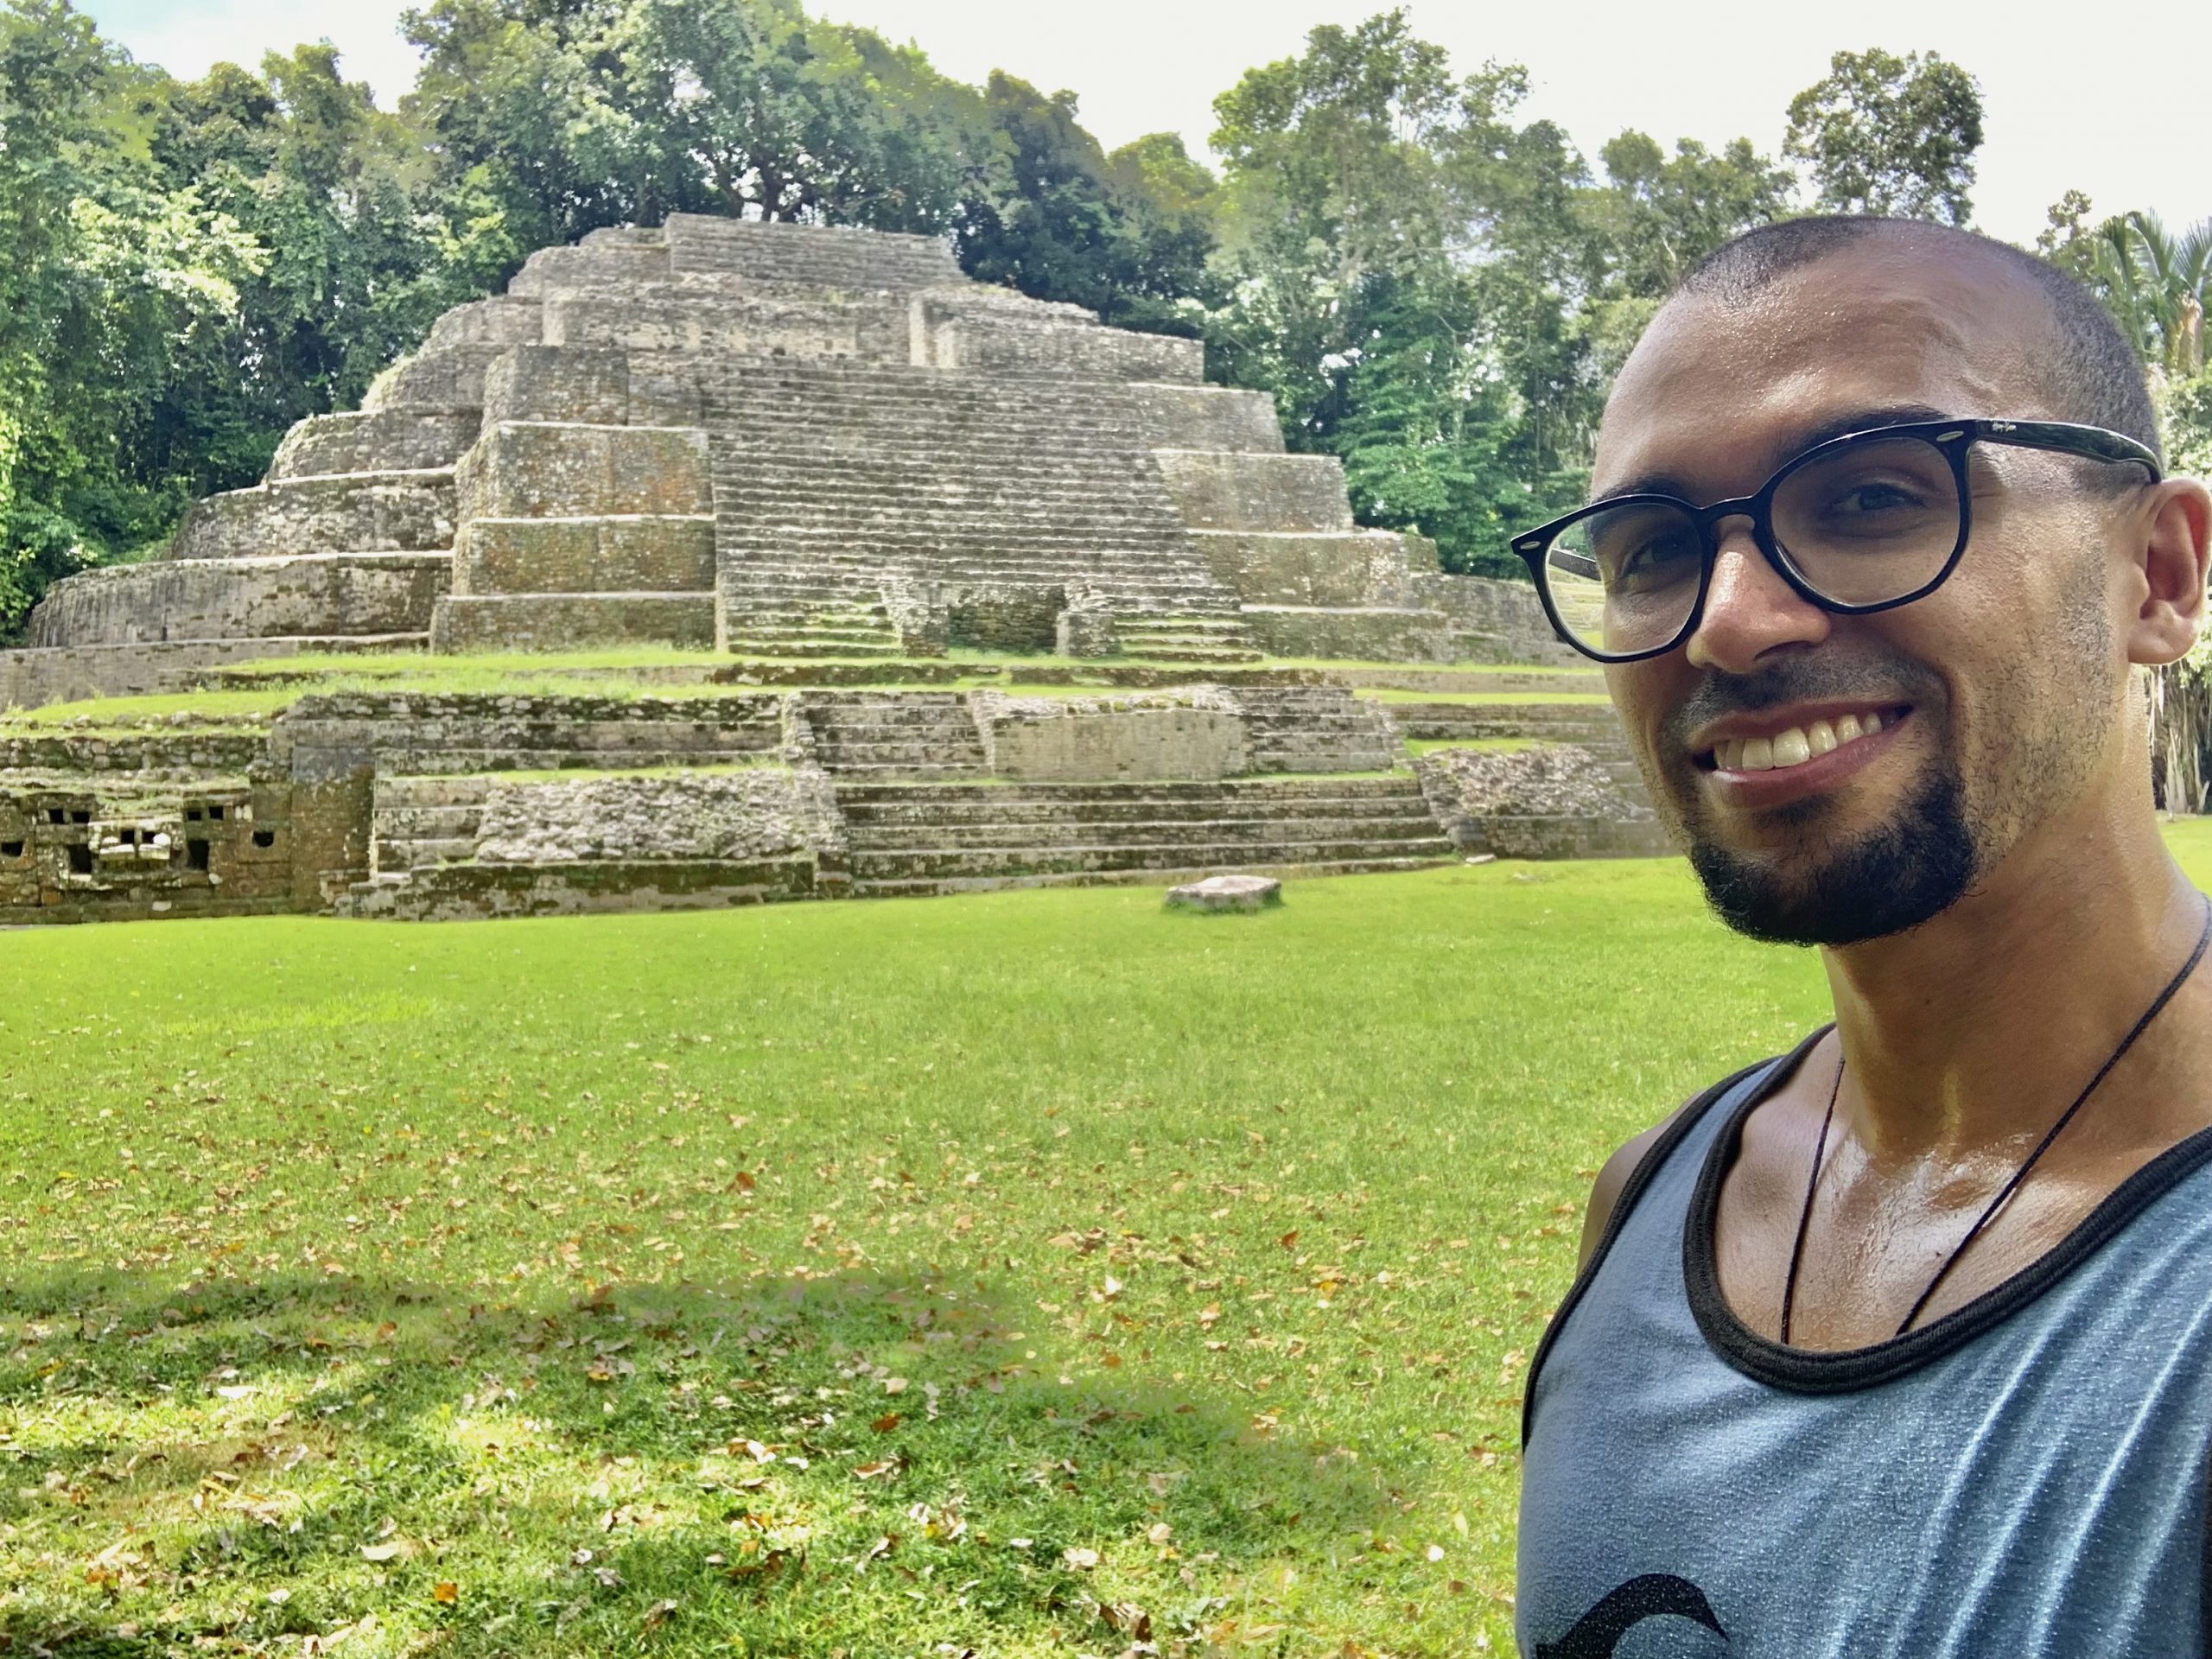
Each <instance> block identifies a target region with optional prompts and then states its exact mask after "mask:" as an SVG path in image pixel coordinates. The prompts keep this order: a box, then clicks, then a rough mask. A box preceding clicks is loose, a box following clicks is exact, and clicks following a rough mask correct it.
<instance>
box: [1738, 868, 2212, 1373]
mask: <svg viewBox="0 0 2212 1659" xmlns="http://www.w3.org/2000/svg"><path fill="white" fill-rule="evenodd" d="M2208 945H2212V899H2206V900H2205V902H2204V925H2203V927H2202V929H2201V930H2200V931H2198V933H2197V936H2196V949H2195V950H2192V951H2190V953H2189V960H2188V961H2187V962H2184V963H2182V965H2181V969H2180V971H2179V972H2177V974H2175V975H2174V976H2173V977H2172V978H2171V979H2170V980H2168V981H2167V982H2166V987H2165V988H2164V990H2162V991H2160V992H2159V993H2158V996H2157V998H2156V999H2155V1000H2154V1001H2152V1004H2151V1006H2150V1007H2147V1008H2145V1009H2144V1010H2143V1017H2142V1018H2141V1019H2139V1020H2137V1021H2136V1022H2135V1024H2134V1026H2133V1028H2132V1029H2130V1030H2129V1032H2128V1033H2127V1035H2126V1036H2125V1037H2123V1038H2121V1039H2120V1046H2119V1047H2117V1048H2115V1049H2113V1052H2111V1053H2110V1054H2109V1055H2107V1056H2106V1058H2105V1063H2104V1064H2103V1065H2101V1066H2099V1067H2098V1068H2097V1075H2096V1076H2094V1077H2091V1078H2090V1079H2089V1082H2088V1087H2087V1088H2085V1089H2083V1090H2082V1092H2081V1093H2080V1094H2078V1095H2076V1096H2074V1103H2073V1104H2072V1105H2071V1106H2069V1107H2068V1108H2067V1109H2065V1110H2064V1111H2063V1112H2061V1113H2060V1114H2059V1115H2058V1122H2056V1123H2054V1124H2052V1125H2051V1126H2050V1130H2049V1132H2048V1133H2046V1134H2045V1135H2044V1138H2043V1139H2042V1140H2041V1141H2037V1143H2036V1149H2035V1150H2034V1151H2033V1152H2031V1153H2030V1154H2028V1155H2027V1158H2026V1160H2025V1161H2024V1162H2023V1163H2022V1164H2021V1166H2019V1168H2018V1169H2016V1170H2014V1171H2013V1172H2012V1179H2010V1180H2008V1181H2006V1182H2005V1185H2002V1186H2000V1187H1999V1188H1998V1189H1997V1195H1996V1196H1995V1197H1994V1198H1991V1199H1990V1201H1989V1202H1988V1204H1987V1205H1985V1206H1984V1207H1983V1209H1982V1212H1981V1214H1980V1215H1979V1216H1977V1217H1974V1225H1973V1226H1971V1227H1969V1228H1967V1233H1966V1236H1965V1237H1964V1238H1961V1240H1960V1241H1959V1242H1958V1243H1956V1244H1955V1245H1954V1246H1953V1247H1952V1249H1951V1253H1950V1254H1949V1255H1947V1256H1945V1257H1944V1258H1943V1262H1942V1266H1941V1267H1939V1268H1936V1276H1935V1277H1934V1278H1932V1279H1930V1280H1929V1281H1928V1287H1927V1288H1926V1289H1925V1290H1923V1291H1922V1292H1921V1293H1920V1297H1919V1300H1916V1301H1915V1302H1914V1303H1913V1305H1912V1309H1911V1311H1910V1313H1907V1314H1906V1315H1905V1316H1904V1319H1903V1321H1902V1322H1900V1323H1899V1325H1897V1335H1898V1336H1900V1337H1901V1336H1903V1335H1904V1333H1905V1332H1908V1331H1910V1330H1911V1329H1912V1322H1913V1321H1914V1320H1915V1319H1918V1318H1919V1317H1920V1315H1921V1313H1922V1311H1923V1309H1925V1308H1926V1307H1927V1306H1928V1304H1929V1301H1930V1300H1932V1299H1933V1298H1934V1297H1935V1294H1936V1291H1937V1290H1939V1289H1940V1288H1942V1283H1943V1281H1944V1280H1946V1279H1948V1278H1949V1277H1950V1276H1951V1269H1952V1268H1955V1267H1956V1266H1958V1264H1959V1258H1960V1257H1961V1256H1962V1255H1965V1254H1966V1253H1967V1247H1968V1246H1970V1245H1971V1244H1973V1243H1974V1240H1976V1239H1977V1238H1980V1236H1981V1235H1982V1231H1983V1230H1984V1229H1986V1227H1987V1226H1988V1225H1989V1224H1990V1223H1991V1222H1992V1221H1993V1220H1995V1219H1996V1217H1997V1212H1998V1211H2000V1210H2002V1209H2003V1208H2004V1207H2005V1205H2006V1204H2007V1203H2008V1202H2009V1201H2010V1200H2011V1198H2012V1195H2013V1194H2014V1193H2015V1192H2018V1191H2019V1190H2020V1184H2021V1183H2022V1182H2023V1181H2024V1180H2026V1179H2028V1172H2029V1171H2030V1170H2031V1169H2033V1168H2034V1167H2035V1166H2036V1163H2037V1160H2039V1159H2040V1158H2042V1156H2043V1155H2044V1154H2045V1153H2046V1152H2049V1151H2050V1147H2051V1142H2053V1141H2056V1140H2057V1139H2058V1137H2059V1135H2060V1133H2061V1132H2062V1131H2063V1129H2064V1128H2066V1126H2067V1125H2068V1124H2069V1123H2070V1122H2073V1121H2074V1115H2075V1113H2076V1112H2078V1111H2080V1110H2081V1109H2082V1107H2083V1106H2084V1105H2086V1104H2087V1103H2088V1098H2089V1096H2091V1095H2094V1094H2095V1093H2096V1092H2097V1085H2098V1084H2101V1083H2102V1082H2103V1081H2104V1080H2105V1078H2106V1077H2107V1076H2109V1075H2110V1074H2111V1071H2112V1069H2113V1067H2114V1066H2115V1065H2119V1064H2120V1059H2121V1057H2123V1056H2124V1055H2125V1054H2126V1052H2127V1051H2128V1050H2129V1049H2131V1048H2133V1047H2134V1046H2135V1039H2137V1038H2139V1037H2140V1036H2141V1035H2142V1034H2143V1033H2144V1032H2145V1031H2146V1030H2147V1029H2149V1027H2150V1024H2151V1022H2152V1020H2155V1019H2157V1018H2158V1015H2159V1014H2160V1013H2161V1012H2162V1011H2163V1010H2164V1007H2165V1006H2166V1004H2167V1003H2169V1002H2171V1001H2173V999H2174V994H2175V993H2176V992H2177V991H2179V990H2180V989H2181V988H2182V986H2183V984H2184V983H2185V982H2187V981H2188V979H2189V976H2190V975H2191V974H2193V973H2195V972H2196V966H2197V964H2198V963H2201V962H2202V961H2203V960H2204V952H2205V948H2206V947H2207V946H2208ZM1837 1046H1838V1048H1839V1050H1840V1048H1841V1046H1842V1039H1841V1038H1840V1037H1839V1038H1838V1039H1837ZM1842 1092H1843V1059H1842V1056H1841V1054H1840V1052H1839V1054H1838V1056H1837V1058H1836V1063H1835V1082H1834V1084H1832V1085H1831V1086H1830V1087H1829V1090H1828V1108H1827V1111H1826V1112H1824V1113H1822V1114H1821V1133H1820V1137H1819V1139H1817V1140H1816V1141H1814V1142H1813V1167H1812V1172H1811V1173H1810V1174H1809V1175H1808V1176H1807V1178H1806V1180H1805V1207H1804V1209H1803V1210H1802V1211H1799V1212H1798V1216H1797V1239H1796V1243H1794V1244H1793V1245H1792V1246H1791V1247H1790V1250H1789V1277H1787V1278H1786V1279H1784V1280H1783V1284H1782V1342H1783V1346H1784V1347H1787V1346H1789V1322H1790V1316H1791V1314H1792V1313H1795V1312H1796V1304H1797V1269H1798V1268H1799V1267H1800V1266H1801V1265H1802V1263H1803V1262H1804V1259H1805V1235H1806V1232H1807V1231H1808V1230H1809V1229H1810V1227H1811V1226H1812V1222H1813V1195H1814V1194H1815V1192H1818V1191H1819V1190H1820V1185H1821V1166H1822V1165H1823V1164H1824V1163H1825V1162H1826V1161H1827V1149H1828V1126H1829V1125H1830V1124H1831V1123H1833V1122H1834V1120H1835V1103H1836V1097H1837V1096H1839V1095H1840V1094H1841V1093H1842Z"/></svg>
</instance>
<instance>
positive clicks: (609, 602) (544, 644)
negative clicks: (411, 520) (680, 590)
mask: <svg viewBox="0 0 2212 1659" xmlns="http://www.w3.org/2000/svg"><path fill="white" fill-rule="evenodd" d="M714 643H715V597H714V595H713V594H511V595H483V594H471V595H460V594H456V595H454V596H451V597H448V598H446V599H442V600H440V601H438V605H437V610H436V613H435V615H434V616H433V617H432V619H431V622H430V649H431V650H432V651H435V652H470V651H577V650H582V649H587V648H588V647H591V646H594V645H675V646H678V647H681V648H683V649H685V650H690V651H708V650H711V649H712V648H713V646H714Z"/></svg>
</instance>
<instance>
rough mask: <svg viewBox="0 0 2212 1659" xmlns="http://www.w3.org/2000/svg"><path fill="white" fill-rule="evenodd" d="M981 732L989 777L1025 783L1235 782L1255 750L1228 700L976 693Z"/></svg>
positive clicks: (1195, 695) (1209, 693)
mask: <svg viewBox="0 0 2212 1659" xmlns="http://www.w3.org/2000/svg"><path fill="white" fill-rule="evenodd" d="M974 702H975V708H976V724H977V725H978V727H979V728H981V729H982V734H983V750H984V753H985V755H986V757H987V759H988V764H989V766H990V769H991V771H992V772H993V773H994V774H995V775H996V776H998V777H1001V778H1007V779H1014V780H1017V781H1020V782H1027V783H1049V782H1062V783H1073V782H1084V783H1092V782H1108V781H1117V780H1123V779H1128V780H1137V779H1144V780H1151V779H1189V780H1208V779H1220V778H1233V777H1236V776H1239V775H1241V774H1243V773H1244V772H1249V771H1250V770H1251V769H1252V752H1251V743H1250V740H1249V734H1248V732H1247V729H1246V726H1245V722H1244V720H1243V715H1242V713H1241V711H1240V710H1239V709H1238V708H1237V706H1236V702H1235V700H1234V698H1233V697H1231V696H1230V695H1229V694H1228V693H1226V692H1223V691H1219V690H1207V689H1205V688H1198V689H1197V690H1192V691H1190V692H1186V693H1183V694H1180V695H1178V696H1135V697H1115V698H1103V697H1066V698H1063V697H1010V696H1004V695H1003V694H1001V693H999V692H995V691H979V692H977V693H976V694H975V698H974Z"/></svg>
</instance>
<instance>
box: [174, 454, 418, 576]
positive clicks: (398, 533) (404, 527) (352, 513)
mask: <svg viewBox="0 0 2212 1659" xmlns="http://www.w3.org/2000/svg"><path fill="white" fill-rule="evenodd" d="M453 526H454V492H453V475H452V474H450V473H446V472H418V473H385V474H361V475H355V476H350V477H344V478H302V479H290V480H283V481H281V482H278V483H275V484H264V485H261V486H257V488H254V489H251V490H232V492H231V493H229V494H227V495H211V496H209V497H207V499H205V500H202V501H195V502H194V503H193V504H192V505H191V507H190V508H189V509H188V511H187V512H186V513H185V515H184V522H183V523H182V524H180V525H179V526H178V527H177V532H176V537H175V540H174V541H172V542H171V543H170V544H169V546H168V550H167V551H166V552H165V553H164V554H163V557H164V558H168V559H266V558H277V557H283V556H298V555H301V554H305V553H339V552H344V553H366V552H378V551H386V550H406V551H425V550H436V549H442V548H448V547H451V546H452V545H453Z"/></svg>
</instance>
